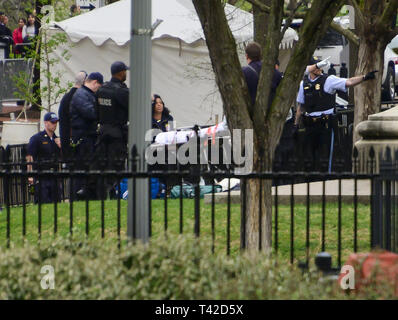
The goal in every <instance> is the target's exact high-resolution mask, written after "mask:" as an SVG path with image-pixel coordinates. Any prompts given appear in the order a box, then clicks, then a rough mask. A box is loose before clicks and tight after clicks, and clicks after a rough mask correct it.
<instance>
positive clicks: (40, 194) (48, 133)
mask: <svg viewBox="0 0 398 320" xmlns="http://www.w3.org/2000/svg"><path fill="white" fill-rule="evenodd" d="M57 123H58V117H57V115H56V114H55V113H54V112H48V113H46V114H45V115H44V130H43V131H41V132H39V133H36V134H35V135H33V136H32V137H31V138H30V140H29V144H28V147H27V157H26V161H27V162H28V163H29V162H30V163H31V164H28V166H27V169H28V171H32V169H35V170H52V171H55V170H57V168H58V159H59V156H60V151H61V142H60V140H59V138H58V137H57V135H56V134H55V130H56V129H57ZM32 162H34V164H32ZM28 183H29V185H32V184H34V185H35V202H40V203H49V202H54V201H59V199H60V198H61V197H60V195H61V190H62V189H61V188H60V185H59V183H58V182H57V180H56V179H54V178H47V177H40V178H39V179H38V178H33V177H29V178H28Z"/></svg>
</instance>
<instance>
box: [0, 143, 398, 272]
mask: <svg viewBox="0 0 398 320" xmlns="http://www.w3.org/2000/svg"><path fill="white" fill-rule="evenodd" d="M25 147H26V146H25V145H19V146H10V147H8V148H7V149H6V150H4V149H0V156H2V157H3V158H2V162H1V164H0V168H1V171H0V179H1V183H0V187H1V188H2V192H1V199H0V201H1V204H2V211H1V213H0V241H2V240H1V239H3V241H2V242H3V243H4V244H6V245H8V246H9V245H10V243H11V242H18V241H25V240H28V241H29V240H30V241H32V240H33V241H34V240H43V239H45V238H52V237H54V236H57V235H67V234H69V235H70V236H74V235H75V234H79V233H81V234H84V235H85V236H87V237H92V236H93V237H99V238H112V239H114V240H115V241H116V242H117V243H118V245H119V246H121V245H122V244H123V242H124V241H125V240H127V235H126V229H127V215H128V214H130V211H129V209H128V206H127V201H126V200H125V199H126V198H127V197H132V198H133V199H135V201H136V202H137V201H140V199H138V198H137V192H138V190H135V189H134V188H133V189H132V190H128V188H127V186H126V180H127V179H132V180H133V181H137V180H138V179H149V181H150V183H149V190H148V191H147V192H148V193H149V199H150V200H149V212H148V214H149V216H150V217H151V219H150V225H149V230H150V236H151V237H159V236H167V237H170V236H173V235H177V234H182V233H187V232H188V233H189V232H193V233H194V234H195V235H196V236H198V237H203V238H208V239H209V240H210V241H211V243H212V251H213V252H214V251H220V250H223V251H224V250H225V252H226V253H227V254H236V253H237V252H239V251H241V250H244V249H247V245H246V243H247V241H246V240H247V237H248V234H247V233H245V232H243V230H245V226H246V224H247V217H248V215H247V214H243V212H245V208H246V207H247V203H246V199H247V194H245V188H243V187H242V186H243V185H245V183H246V182H247V181H249V179H251V180H253V179H255V180H258V181H269V180H272V181H273V183H272V184H273V187H272V197H271V200H272V218H271V220H270V221H271V224H272V226H271V227H269V226H268V229H267V227H266V226H265V225H264V223H262V222H261V221H262V219H263V217H264V215H265V214H266V212H261V209H260V208H262V206H261V203H262V201H264V199H262V197H261V196H260V197H257V200H256V201H258V206H257V207H258V210H259V212H258V213H255V212H252V213H249V214H253V215H254V216H256V219H258V221H259V226H260V227H259V230H257V231H253V232H258V236H257V240H256V241H258V245H256V246H255V247H256V248H261V249H264V245H263V243H264V242H263V241H264V237H269V238H270V239H271V242H270V243H271V248H270V249H271V250H272V252H274V253H275V254H276V255H277V256H278V257H281V258H283V259H286V260H288V261H290V262H292V263H293V262H303V263H304V264H308V262H309V260H310V259H311V258H313V257H315V255H316V254H317V253H319V252H321V251H329V252H331V253H332V255H333V257H334V261H335V263H336V264H337V265H338V266H340V265H341V264H342V263H343V262H344V260H345V259H346V258H347V257H348V255H349V254H350V253H352V252H357V251H369V250H370V249H371V248H375V247H380V248H385V249H388V250H392V251H397V239H398V237H397V232H398V229H397V215H396V211H397V210H396V207H397V205H398V201H397V200H398V198H397V196H396V193H397V181H398V177H397V175H396V169H397V162H396V160H395V159H396V157H395V158H393V156H392V154H391V151H387V154H386V156H385V157H384V159H380V165H379V171H380V172H378V170H376V169H377V168H376V157H375V155H374V152H370V154H369V157H368V159H367V160H366V161H367V163H368V166H367V167H368V168H370V170H368V171H367V172H359V170H358V168H359V159H358V153H357V152H354V154H353V158H352V170H351V171H342V172H330V173H326V172H310V171H307V172H305V171H279V172H252V173H250V174H247V175H237V174H236V173H235V172H234V170H233V169H234V168H233V167H232V166H225V167H219V166H211V165H206V166H203V165H200V166H181V167H180V166H179V165H177V166H176V167H168V166H165V167H162V168H161V170H159V168H156V167H153V168H151V170H149V171H148V170H141V169H140V165H139V163H138V162H137V159H136V158H131V159H130V160H129V163H128V166H127V167H126V170H124V171H118V172H116V171H78V170H73V167H71V166H69V165H68V164H67V163H65V162H62V161H60V162H58V163H56V164H55V165H53V166H52V167H56V168H57V169H56V170H42V171H40V170H39V171H38V170H34V171H32V172H28V171H27V163H26V161H25V155H26V152H25ZM394 156H395V154H394ZM6 160H7V161H6ZM29 177H35V178H36V180H39V181H40V180H41V179H47V180H48V179H49V180H51V181H53V184H52V187H53V188H55V190H56V195H57V196H56V197H55V198H54V199H53V201H52V202H51V203H44V202H43V201H42V199H40V197H41V196H40V195H41V190H40V189H41V187H42V186H41V184H40V183H38V184H35V185H34V186H32V185H29V183H28V178H29ZM77 179H80V180H83V181H85V182H88V181H96V185H97V187H98V186H99V188H101V187H102V186H104V185H105V184H104V183H103V182H104V181H113V182H114V187H113V188H112V189H111V190H108V191H109V192H108V193H107V194H105V192H104V193H101V194H102V195H99V196H98V197H97V198H92V197H89V196H88V195H87V194H86V195H83V196H81V197H80V198H78V197H77V196H76V194H74V188H73V185H74V183H75V182H76V181H77ZM237 182H239V184H237ZM133 185H134V183H133ZM32 189H35V190H32ZM126 189H127V190H126ZM220 189H222V191H224V192H218V191H220ZM216 191H217V192H216ZM131 214H135V213H134V210H133V212H132V213H131ZM133 221H136V217H133ZM266 230H271V234H269V233H267V232H266Z"/></svg>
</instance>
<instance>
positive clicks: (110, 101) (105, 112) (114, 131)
mask: <svg viewBox="0 0 398 320" xmlns="http://www.w3.org/2000/svg"><path fill="white" fill-rule="evenodd" d="M97 98H98V104H97V109H98V110H97V112H98V121H99V123H100V125H101V126H100V131H99V133H100V136H109V137H113V138H116V139H119V138H123V139H127V121H128V120H129V89H128V88H127V86H126V84H125V83H123V82H121V81H120V80H119V79H117V78H113V77H112V78H111V80H110V81H109V82H106V83H104V85H103V86H102V87H101V88H99V89H98V92H97Z"/></svg>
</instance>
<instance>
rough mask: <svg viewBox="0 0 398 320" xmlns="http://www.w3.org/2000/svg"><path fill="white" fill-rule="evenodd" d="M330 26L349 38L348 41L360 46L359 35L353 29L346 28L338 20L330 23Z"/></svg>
mask: <svg viewBox="0 0 398 320" xmlns="http://www.w3.org/2000/svg"><path fill="white" fill-rule="evenodd" d="M330 27H331V28H332V29H334V30H335V31H337V32H338V33H340V34H342V35H343V36H344V37H346V38H347V39H348V41H350V42H351V43H353V44H354V45H356V46H359V37H358V36H357V35H356V34H355V33H354V32H352V31H351V30H348V29H344V28H343V27H342V26H341V25H339V24H338V23H336V22H332V23H331V24H330Z"/></svg>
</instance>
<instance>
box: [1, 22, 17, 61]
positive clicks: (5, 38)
mask: <svg viewBox="0 0 398 320" xmlns="http://www.w3.org/2000/svg"><path fill="white" fill-rule="evenodd" d="M7 24H8V17H7V16H6V15H3V16H2V25H1V27H0V36H1V39H0V41H1V42H3V43H4V44H5V45H6V46H5V48H4V49H5V50H4V58H5V59H8V58H9V57H10V46H11V45H12V44H13V43H14V41H13V39H12V32H11V30H10V29H9V28H8V27H7Z"/></svg>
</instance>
